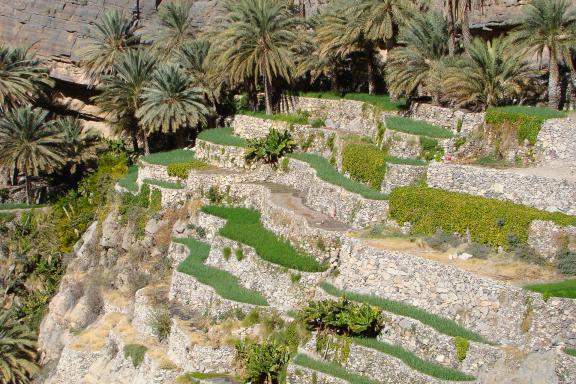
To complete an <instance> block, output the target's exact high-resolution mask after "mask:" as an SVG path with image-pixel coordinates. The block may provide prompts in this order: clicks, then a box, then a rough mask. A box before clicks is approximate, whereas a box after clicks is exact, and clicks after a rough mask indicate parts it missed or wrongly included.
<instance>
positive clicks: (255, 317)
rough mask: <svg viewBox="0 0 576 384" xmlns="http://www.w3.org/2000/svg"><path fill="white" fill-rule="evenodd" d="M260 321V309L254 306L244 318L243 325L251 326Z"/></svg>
mask: <svg viewBox="0 0 576 384" xmlns="http://www.w3.org/2000/svg"><path fill="white" fill-rule="evenodd" d="M259 322H260V311H259V310H258V308H254V309H252V310H250V312H248V314H247V315H246V316H245V317H244V319H242V326H244V327H251V326H253V325H256V324H258V323H259Z"/></svg>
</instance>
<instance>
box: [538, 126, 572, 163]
mask: <svg viewBox="0 0 576 384" xmlns="http://www.w3.org/2000/svg"><path fill="white" fill-rule="evenodd" d="M534 152H535V154H536V160H537V161H539V162H540V163H547V162H553V161H563V162H572V163H573V162H575V161H576V120H575V119H574V118H566V119H550V120H546V121H545V122H544V124H543V125H542V128H541V129H540V132H539V133H538V139H537V141H536V145H535V148H534Z"/></svg>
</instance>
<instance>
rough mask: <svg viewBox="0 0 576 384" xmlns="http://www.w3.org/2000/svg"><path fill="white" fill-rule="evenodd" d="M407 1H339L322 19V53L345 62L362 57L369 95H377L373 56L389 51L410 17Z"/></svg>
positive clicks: (374, 57) (318, 33)
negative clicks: (353, 56) (358, 54)
mask: <svg viewBox="0 0 576 384" xmlns="http://www.w3.org/2000/svg"><path fill="white" fill-rule="evenodd" d="M414 9H415V7H414V6H413V3H412V2H410V1H408V0H360V1H351V0H340V1H337V2H335V3H334V4H333V5H331V6H330V7H329V8H328V9H327V10H326V11H325V12H324V13H323V14H322V15H321V16H320V21H319V25H318V28H317V39H318V42H319V44H320V47H321V53H322V54H323V55H328V54H330V53H332V54H335V55H338V56H339V57H341V58H345V57H347V56H349V55H350V54H352V53H354V52H362V53H363V54H364V57H365V60H366V66H367V74H368V93H369V94H371V95H374V94H376V71H377V62H376V61H377V60H376V55H377V53H378V51H379V48H380V47H381V46H386V47H388V48H389V47H391V46H392V44H393V42H394V38H395V36H396V31H397V28H398V26H399V25H401V24H403V23H405V22H406V21H407V20H408V19H409V18H410V17H411V15H412V14H413V12H414Z"/></svg>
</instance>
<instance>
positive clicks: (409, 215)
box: [390, 186, 576, 247]
mask: <svg viewBox="0 0 576 384" xmlns="http://www.w3.org/2000/svg"><path fill="white" fill-rule="evenodd" d="M390 216H391V217H392V218H394V219H395V220H396V221H397V222H399V223H406V222H409V223H412V233H414V234H423V235H431V234H433V233H435V232H436V230H437V229H438V228H441V229H442V230H443V231H445V232H449V233H460V234H464V233H466V232H467V231H468V230H469V231H470V235H471V237H472V240H474V241H476V242H478V243H481V244H488V245H491V246H493V247H497V246H500V245H501V246H508V241H507V237H508V236H509V235H515V236H518V239H519V242H521V243H522V244H525V243H526V242H527V240H528V228H529V227H530V223H531V222H532V221H533V220H549V221H553V222H555V223H556V224H559V225H574V224H576V217H574V216H569V215H565V214H563V213H559V212H546V211H541V210H538V209H535V208H530V207H526V206H523V205H520V204H514V203H511V202H508V201H501V200H496V199H488V198H484V197H479V196H472V195H467V194H464V193H458V192H448V191H444V190H440V189H434V188H429V187H425V186H409V187H400V188H396V189H394V190H393V191H392V192H391V194H390Z"/></svg>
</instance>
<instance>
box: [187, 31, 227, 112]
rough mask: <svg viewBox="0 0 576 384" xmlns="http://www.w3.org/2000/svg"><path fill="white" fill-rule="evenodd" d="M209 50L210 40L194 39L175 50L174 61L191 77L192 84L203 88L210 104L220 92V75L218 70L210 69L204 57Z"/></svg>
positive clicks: (213, 102)
mask: <svg viewBox="0 0 576 384" xmlns="http://www.w3.org/2000/svg"><path fill="white" fill-rule="evenodd" d="M209 52H210V42H209V41H208V40H207V39H196V40H193V41H190V42H186V43H184V44H183V45H182V46H181V47H180V49H178V51H177V52H176V62H177V63H178V64H179V65H180V66H181V67H182V68H183V69H184V71H185V72H186V73H187V74H188V75H189V76H191V77H192V79H193V80H194V84H195V85H196V86H197V87H199V88H202V89H204V92H205V96H206V98H207V100H209V101H210V102H211V103H212V104H215V103H216V99H217V98H218V95H219V93H220V88H221V87H220V85H221V83H222V79H221V78H222V76H221V74H220V73H219V72H218V71H212V70H211V65H210V63H209V61H208V60H207V59H206V58H207V57H208V53H209Z"/></svg>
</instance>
